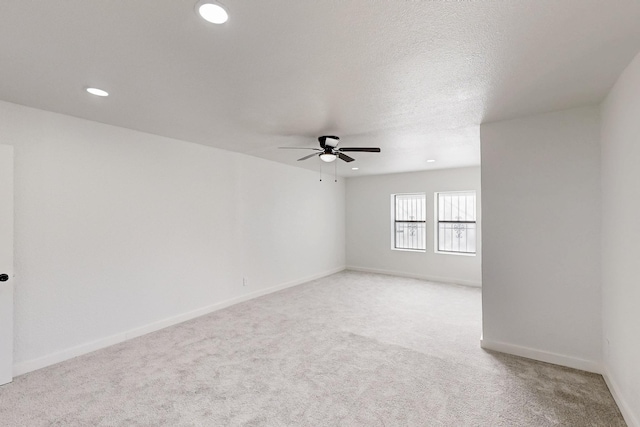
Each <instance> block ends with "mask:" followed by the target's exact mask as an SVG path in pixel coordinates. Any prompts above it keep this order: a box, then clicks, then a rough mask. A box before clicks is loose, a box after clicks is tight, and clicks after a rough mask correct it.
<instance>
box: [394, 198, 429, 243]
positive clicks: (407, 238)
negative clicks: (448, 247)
mask: <svg viewBox="0 0 640 427" xmlns="http://www.w3.org/2000/svg"><path fill="white" fill-rule="evenodd" d="M391 209H392V218H393V224H392V227H393V230H392V235H393V242H392V244H393V246H392V247H393V249H407V250H415V251H424V250H426V248H427V247H426V241H427V239H426V234H427V221H426V213H427V208H426V198H425V194H424V193H418V194H393V195H392V196H391Z"/></svg>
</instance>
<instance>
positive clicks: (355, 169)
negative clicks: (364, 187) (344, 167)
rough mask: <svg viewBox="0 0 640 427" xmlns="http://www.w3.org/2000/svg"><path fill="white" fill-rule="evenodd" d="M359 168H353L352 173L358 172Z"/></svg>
mask: <svg viewBox="0 0 640 427" xmlns="http://www.w3.org/2000/svg"><path fill="white" fill-rule="evenodd" d="M358 169H359V168H351V170H352V171H357V170H358Z"/></svg>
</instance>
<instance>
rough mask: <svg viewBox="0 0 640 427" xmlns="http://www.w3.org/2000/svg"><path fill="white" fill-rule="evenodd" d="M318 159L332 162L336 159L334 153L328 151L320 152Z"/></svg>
mask: <svg viewBox="0 0 640 427" xmlns="http://www.w3.org/2000/svg"><path fill="white" fill-rule="evenodd" d="M320 160H322V161H323V162H327V163H329V162H334V161H335V160H336V155H335V154H330V153H322V154H320Z"/></svg>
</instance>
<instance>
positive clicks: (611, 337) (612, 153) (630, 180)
mask: <svg viewBox="0 0 640 427" xmlns="http://www.w3.org/2000/svg"><path fill="white" fill-rule="evenodd" d="M639 163H640V54H639V55H638V56H636V58H635V59H634V60H633V62H632V63H631V65H629V67H628V68H627V69H626V70H625V71H624V72H623V73H622V75H621V76H620V78H619V80H618V82H617V83H616V85H615V86H614V88H613V89H612V90H611V92H610V93H609V95H608V97H607V99H606V100H605V102H604V103H603V105H602V317H603V338H604V339H603V348H604V364H605V374H606V377H607V380H608V382H609V385H610V388H611V389H612V391H613V392H614V395H616V398H617V400H618V404H619V406H620V409H621V410H622V411H623V413H624V415H625V418H626V419H627V423H628V424H629V425H635V426H640V308H639V307H640V273H639V272H640V270H639V269H638V263H639V262H640V227H639V226H638V220H639V219H640V165H639Z"/></svg>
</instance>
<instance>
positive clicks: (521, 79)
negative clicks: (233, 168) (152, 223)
mask: <svg viewBox="0 0 640 427" xmlns="http://www.w3.org/2000/svg"><path fill="white" fill-rule="evenodd" d="M195 3H196V0H109V1H106V0H103V1H97V0H91V1H87V0H64V1H51V0H30V1H16V0H13V1H12V0H0V64H1V65H0V99H2V100H5V101H9V102H15V103H18V104H23V105H28V106H32V107H36V108H41V109H45V110H50V111H55V112H60V113H64V114H69V115H72V116H77V117H82V118H86V119H90V120H95V121H98V122H103V123H109V124H113V125H117V126H122V127H126V128H131V129H137V130H141V131H145V132H150V133H154V134H158V135H164V136H169V137H173V138H178V139H182V140H186V141H192V142H196V143H200V144H206V145H211V146H214V147H219V148H223V149H227V150H233V151H238V152H242V153H247V154H250V155H255V156H259V157H263V158H267V159H272V160H276V161H280V162H283V163H289V164H295V165H297V166H302V167H307V168H310V169H315V170H317V169H318V168H319V165H320V160H319V159H317V158H313V159H310V160H307V161H304V162H296V159H297V158H299V157H302V155H304V154H306V152H304V151H302V150H278V149H277V147H279V146H309V147H315V146H317V141H316V137H317V136H319V135H322V134H336V135H339V136H340V137H341V146H379V147H381V148H382V153H381V154H373V153H353V157H355V158H356V159H357V160H356V162H353V163H351V164H349V166H347V164H346V163H343V162H340V164H339V171H340V173H341V175H344V176H354V175H355V174H362V175H364V174H378V173H390V172H403V171H410V170H424V169H431V168H434V169H435V168H445V167H458V166H469V165H477V164H479V162H480V149H479V127H478V125H479V124H480V123H482V122H486V121H494V120H499V119H504V118H512V117H516V116H521V115H525V114H531V113H536V112H544V111H552V110H558V109H563V108H568V107H573V106H578V105H584V104H593V103H596V102H598V101H600V100H601V99H602V98H603V97H604V95H605V94H606V93H607V91H608V89H609V88H610V87H611V85H612V84H613V83H614V81H615V80H616V78H617V76H618V75H619V73H620V72H621V71H622V69H623V68H624V67H625V66H626V65H627V64H628V63H629V62H630V60H631V59H632V58H633V56H634V55H635V54H636V53H637V52H638V51H639V50H640V2H639V1H637V0H613V1H612V0H513V1H504V0H494V1H491V0H486V1H474V2H448V1H447V2H444V1H443V2H441V1H399V0H398V1H392V0H388V1H383V0H380V1H370V0H335V1H328V0H319V1H295V0H289V1H285V0H261V1H255V0H226V1H224V2H223V3H224V5H225V7H226V9H227V11H228V12H229V15H230V19H229V21H228V22H227V23H226V24H224V25H219V26H216V25H213V24H209V23H207V22H205V21H204V20H202V19H201V18H200V17H199V16H197V15H196V12H195ZM86 86H96V87H100V88H103V89H106V90H108V91H109V92H110V93H111V96H110V97H109V98H105V99H102V98H96V97H93V96H90V95H88V94H86V93H85V92H84V91H83V88H84V87H86ZM309 153H310V152H309ZM431 158H433V159H436V160H437V162H436V163H426V160H427V159H431ZM352 166H358V167H359V168H360V170H359V171H358V172H353V171H351V167H352ZM332 169H333V166H331V168H330V169H328V170H327V171H329V170H332Z"/></svg>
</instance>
